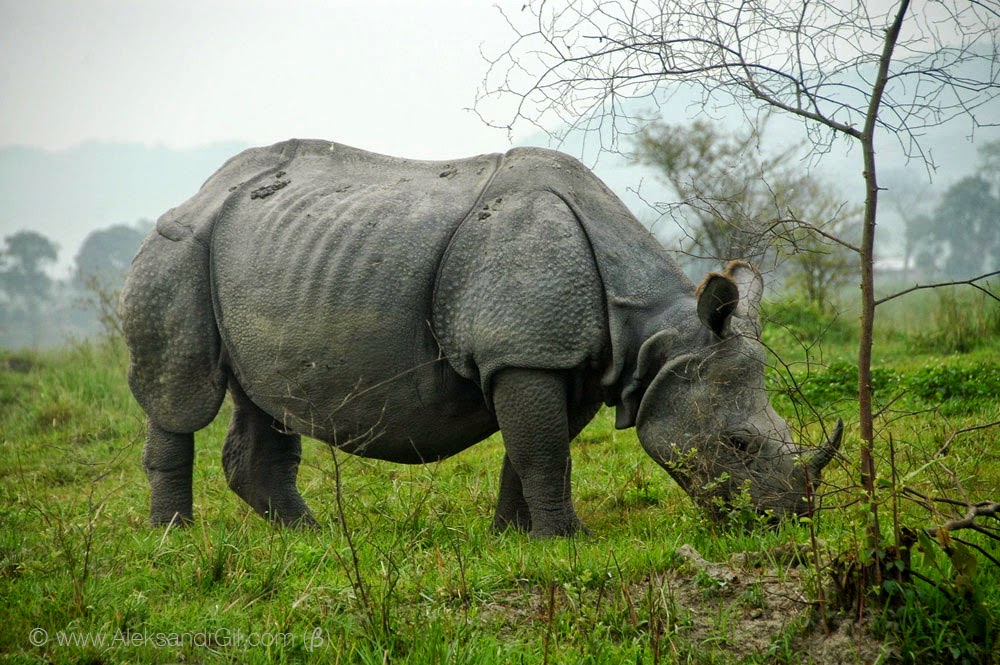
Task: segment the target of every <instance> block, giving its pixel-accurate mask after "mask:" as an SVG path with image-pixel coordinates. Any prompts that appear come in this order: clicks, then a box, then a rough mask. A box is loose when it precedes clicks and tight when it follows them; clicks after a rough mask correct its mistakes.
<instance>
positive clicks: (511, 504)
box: [121, 140, 833, 535]
mask: <svg viewBox="0 0 1000 665" xmlns="http://www.w3.org/2000/svg"><path fill="white" fill-rule="evenodd" d="M760 291H761V283H760V277H759V275H757V273H756V272H755V271H754V270H753V269H751V268H750V267H749V266H746V265H745V264H733V265H732V266H730V268H729V270H728V272H727V273H725V274H722V275H714V276H711V277H710V278H709V279H708V281H706V283H705V284H704V285H703V288H702V290H701V291H700V295H699V296H698V297H696V295H695V287H694V285H693V284H692V283H691V282H690V281H689V280H688V279H687V278H686V277H685V276H684V275H683V273H682V272H681V271H680V270H679V269H678V267H677V266H676V264H675V263H674V262H673V260H672V259H671V258H670V257H669V256H668V255H667V253H666V252H665V251H664V250H663V248H662V247H661V246H660V245H659V243H658V242H657V241H656V240H655V239H654V238H653V237H652V236H651V235H650V234H649V233H648V231H646V230H645V229H644V228H643V227H642V226H641V225H640V224H639V223H638V222H637V221H636V220H635V219H634V218H633V217H632V215H631V214H630V213H629V212H628V210H627V209H626V208H625V207H624V205H623V204H622V203H621V202H620V201H619V200H618V199H617V198H616V197H615V196H614V194H612V193H611V191H610V190H608V189H607V187H605V186H604V185H603V183H601V182H600V181H599V180H598V179H597V178H596V177H595V176H594V175H593V174H592V173H591V172H590V171H588V170H587V169H586V168H585V167H583V166H582V165H581V164H580V163H579V162H577V161H576V160H574V159H572V158H571V157H568V156H566V155H563V154H560V153H557V152H553V151H548V150H542V149H537V148H524V149H515V150H511V151H510V152H508V153H506V154H503V155H499V154H497V155H485V156H481V157H474V158H470V159H464V160H459V161H454V162H420V161H411V160H403V159H395V158H391V157H386V156H382V155H376V154H372V153H368V152H364V151H361V150H357V149H354V148H350V147H347V146H344V145H340V144H336V143H329V142H325V141H299V140H293V141H287V142H284V143H280V144H277V145H274V146H271V147H267V148H259V149H252V150H248V151H246V152H243V153H241V154H239V155H237V156H236V157H234V158H233V159H231V160H230V161H229V162H227V163H226V164H225V165H224V166H223V167H222V168H221V169H220V170H219V171H218V172H217V173H215V174H214V175H213V176H212V177H211V178H210V179H209V180H208V181H207V182H206V183H205V184H204V185H203V186H202V188H201V190H200V191H199V192H198V194H196V195H195V196H194V197H193V198H191V199H190V200H188V201H187V202H186V203H184V204H182V205H181V206H179V207H178V208H175V209H173V210H170V211H169V212H167V213H166V214H165V215H163V217H161V218H160V220H159V221H158V222H157V225H156V228H155V229H154V230H153V231H152V232H151V233H150V235H149V237H148V238H147V239H146V240H145V242H144V243H143V245H142V247H141V248H140V250H139V252H138V254H137V256H136V258H135V260H134V262H133V265H132V269H131V272H130V274H129V276H128V279H127V280H126V283H125V289H124V292H123V294H122V301H121V312H122V317H123V322H124V328H125V335H126V339H127V341H128V345H129V349H130V352H131V360H132V362H131V366H130V369H129V385H130V386H131V388H132V391H133V393H134V395H135V397H136V399H137V400H138V402H139V403H140V405H141V406H142V408H143V409H144V410H145V412H146V414H147V416H148V440H147V444H146V448H145V451H144V454H143V463H144V466H145V468H146V471H147V474H148V477H149V482H150V487H151V503H152V507H151V521H152V522H153V523H154V524H165V523H170V522H173V521H177V520H179V521H186V520H190V519H191V518H192V487H191V471H192V467H193V460H194V445H193V433H194V432H195V431H196V430H198V429H200V428H202V427H204V426H206V425H207V424H208V423H209V422H210V421H211V420H212V419H213V418H214V417H215V415H216V413H217V411H218V409H219V406H220V404H221V402H222V399H223V396H224V394H225V391H226V389H227V387H228V389H229V390H230V392H231V394H232V396H233V399H234V403H235V413H234V416H233V420H232V423H231V425H230V428H229V432H228V434H227V436H226V442H225V446H224V449H223V466H224V468H225V472H226V476H227V479H228V482H229V485H230V487H232V489H233V490H234V491H235V492H236V493H237V494H238V495H239V496H240V497H241V498H243V499H244V500H245V501H246V502H247V503H248V504H249V505H250V506H252V507H253V509H254V510H255V511H257V512H258V513H260V514H262V515H264V516H266V517H268V518H269V519H273V520H277V521H280V522H282V523H285V524H299V525H301V524H311V523H313V521H314V520H313V517H312V515H311V513H310V512H309V509H308V508H307V506H306V504H305V502H304V501H303V500H302V498H301V496H300V495H299V492H298V490H297V489H296V486H295V477H296V473H297V469H298V463H299V459H300V451H301V444H300V440H299V436H300V435H304V436H308V437H312V438H315V439H319V440H322V441H325V442H327V443H329V444H331V445H334V446H336V447H338V448H340V449H343V450H346V451H348V452H351V453H354V454H357V455H363V456H367V457H376V458H380V459H385V460H390V461H395V462H402V463H422V462H432V461H435V460H440V459H443V458H446V457H448V456H450V455H453V454H455V453H457V452H459V451H461V450H463V449H465V448H467V447H468V446H471V445H473V444H475V443H476V442H478V441H481V440H482V439H484V438H485V437H487V436H489V435H490V434H492V433H493V432H495V431H497V430H498V429H499V430H500V431H501V432H502V434H503V438H504V445H505V450H506V455H505V457H504V460H503V466H502V469H501V477H500V496H499V500H498V503H497V510H496V515H495V518H494V526H495V528H497V529H503V528H506V527H516V528H519V529H524V530H529V531H530V532H531V533H532V534H534V535H566V534H572V533H574V532H576V531H578V530H579V529H580V528H581V524H580V521H579V520H578V518H577V516H576V512H575V510H574V508H573V502H572V497H571V492H570V453H569V443H570V441H571V440H572V439H573V437H575V436H576V434H577V433H578V432H579V431H580V430H581V429H582V428H583V427H584V426H585V425H586V423H587V422H588V421H589V420H590V419H591V418H592V417H593V416H594V414H595V413H596V412H597V410H598V408H599V407H600V405H601V404H602V403H607V404H609V405H612V406H614V407H616V408H617V423H616V424H617V426H618V427H619V428H626V427H631V426H633V425H635V426H637V428H638V433H639V437H640V439H641V441H642V444H643V446H644V447H645V449H646V450H647V452H648V453H649V454H650V455H651V456H652V457H653V458H654V459H655V460H656V461H657V462H659V463H660V464H661V465H663V466H664V468H666V469H667V470H668V471H669V472H670V473H671V474H672V475H673V476H674V478H676V479H677V480H678V481H679V482H680V484H681V485H682V486H683V487H684V489H685V490H687V491H688V492H689V493H690V494H691V495H692V496H693V497H695V498H696V499H698V500H707V503H708V504H711V505H714V502H713V501H712V499H714V498H716V497H721V498H722V499H723V500H725V499H727V498H729V497H730V496H731V495H732V493H733V492H734V491H737V490H738V489H739V488H740V487H742V486H743V483H744V481H748V482H749V488H750V492H751V496H752V499H753V501H754V503H755V505H756V506H758V507H759V508H760V509H762V510H763V509H767V510H773V511H775V512H776V513H779V514H783V513H789V512H801V511H802V510H804V509H805V507H806V502H805V501H804V500H803V499H804V497H805V495H806V492H807V487H808V486H809V485H810V483H815V482H816V481H818V472H819V468H820V467H821V466H822V464H823V463H825V462H826V461H828V460H829V457H831V456H832V454H833V452H832V449H830V448H829V446H828V447H827V448H826V449H824V450H822V451H820V452H819V453H818V454H815V455H814V456H813V457H811V458H805V457H803V456H802V453H803V450H802V449H800V448H799V447H798V446H796V445H795V444H794V443H792V440H791V436H790V433H789V428H788V426H787V425H786V424H785V422H784V421H783V420H781V418H780V417H778V416H777V414H775V412H774V411H773V409H772V408H771V406H770V404H769V402H768V399H767V395H766V393H765V391H764V374H763V370H764V364H763V351H762V348H761V345H760V342H759V324H758V323H757V315H756V307H757V304H758V303H759V299H760ZM820 457H822V459H821V460H820V459H819V458H820Z"/></svg>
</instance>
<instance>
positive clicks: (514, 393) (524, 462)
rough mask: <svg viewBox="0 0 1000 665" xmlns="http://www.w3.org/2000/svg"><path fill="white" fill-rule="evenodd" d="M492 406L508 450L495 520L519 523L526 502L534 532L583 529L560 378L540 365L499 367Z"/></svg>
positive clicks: (544, 533)
mask: <svg viewBox="0 0 1000 665" xmlns="http://www.w3.org/2000/svg"><path fill="white" fill-rule="evenodd" d="M493 406H494V409H495V410H496V415H497V422H498V423H499V425H500V431H501V432H502V434H503V440H504V447H505V448H506V451H507V456H506V458H505V460H504V471H503V474H502V475H501V481H500V487H501V494H500V499H499V501H498V504H497V516H496V518H495V519H494V526H496V527H500V528H502V527H503V526H507V525H510V526H520V527H522V528H524V527H525V526H527V525H526V524H525V514H524V508H525V506H526V507H527V510H528V517H529V518H530V522H528V524H530V528H531V535H533V536H568V535H572V534H574V533H576V532H577V531H580V530H583V525H582V524H581V523H580V520H579V519H578V518H577V516H576V511H575V510H574V509H573V499H572V494H571V489H570V475H571V473H570V472H571V462H570V455H569V442H570V431H569V422H568V417H567V413H566V411H567V406H566V380H565V378H564V377H563V376H562V375H561V374H559V373H555V372H546V371H541V370H525V369H507V370H504V371H502V372H500V373H498V374H497V376H496V378H495V379H494V388H493ZM508 461H509V464H508ZM518 485H520V490H521V492H520V496H518V492H517V490H518ZM522 502H523V503H522Z"/></svg>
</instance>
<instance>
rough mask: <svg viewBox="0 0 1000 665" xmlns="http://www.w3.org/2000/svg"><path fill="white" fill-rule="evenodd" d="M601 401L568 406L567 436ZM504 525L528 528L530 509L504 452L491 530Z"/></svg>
mask: <svg viewBox="0 0 1000 665" xmlns="http://www.w3.org/2000/svg"><path fill="white" fill-rule="evenodd" d="M600 408H601V405H600V403H595V404H588V405H584V406H581V407H580V408H578V409H575V410H574V409H570V412H569V419H568V426H569V427H568V429H569V431H568V437H569V441H570V442H572V441H573V439H575V438H576V437H577V435H578V434H579V433H580V432H582V431H583V428H584V427H586V426H587V423H589V422H590V421H591V420H593V418H594V416H595V415H596V414H597V412H598V410H600ZM506 529H516V530H518V531H525V532H528V531H531V511H530V509H529V508H528V502H527V501H526V500H525V498H524V489H523V487H522V485H521V478H520V476H518V475H517V471H515V470H514V465H513V463H512V462H511V461H510V456H509V455H506V454H505V455H504V458H503V467H502V468H501V470H500V496H499V497H498V499H497V507H496V513H495V514H494V516H493V530H494V531H496V532H498V533H499V532H501V531H504V530H506Z"/></svg>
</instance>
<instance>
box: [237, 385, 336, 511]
mask: <svg viewBox="0 0 1000 665" xmlns="http://www.w3.org/2000/svg"><path fill="white" fill-rule="evenodd" d="M230 393H231V394H232V396H233V404H234V409H233V419H232V420H231V421H230V423H229V431H228V432H227V433H226V442H225V444H224V445H223V448H222V466H223V468H224V469H225V473H226V481H227V482H228V483H229V487H230V489H232V490H233V491H234V492H236V494H237V495H238V496H239V497H240V498H241V499H243V500H244V501H246V502H247V504H248V505H249V506H250V507H251V508H253V509H254V511H256V512H257V514H259V515H261V516H262V517H264V518H265V519H267V520H269V521H272V522H277V523H280V524H283V525H285V526H315V525H316V520H315V519H314V518H313V516H312V513H311V512H310V511H309V507H308V506H307V505H306V502H305V500H303V498H302V496H301V495H300V494H299V490H298V488H297V487H296V485H295V478H296V476H297V475H298V471H299V461H300V460H301V457H302V442H301V440H300V438H299V436H298V435H297V434H288V433H285V432H283V431H282V427H281V424H280V423H278V422H277V421H275V420H274V418H272V417H271V416H269V415H268V414H266V413H265V412H264V411H262V410H261V409H260V408H259V407H258V406H257V405H256V404H254V403H253V402H251V401H250V398H249V397H247V395H246V393H245V392H244V391H243V389H242V388H241V387H240V386H239V384H237V383H236V381H235V380H233V381H230Z"/></svg>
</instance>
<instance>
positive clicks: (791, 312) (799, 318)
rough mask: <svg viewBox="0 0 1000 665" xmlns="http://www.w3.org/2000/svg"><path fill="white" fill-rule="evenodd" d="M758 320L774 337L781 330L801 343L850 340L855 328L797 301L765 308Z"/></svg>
mask: <svg viewBox="0 0 1000 665" xmlns="http://www.w3.org/2000/svg"><path fill="white" fill-rule="evenodd" d="M761 318H762V319H763V321H764V324H765V326H766V327H769V328H770V331H771V332H772V333H773V332H774V331H775V330H784V331H786V332H788V333H790V334H791V335H793V336H794V337H795V338H796V339H798V340H801V341H803V342H812V341H817V340H821V339H822V340H825V341H828V342H843V341H846V340H850V339H853V336H854V332H855V331H854V327H853V326H852V325H851V324H850V323H849V322H848V321H845V320H844V319H843V318H841V317H839V316H836V315H830V314H828V313H827V312H824V311H822V310H821V309H820V308H819V307H817V306H816V305H813V304H811V303H806V302H802V301H800V300H778V301H774V302H767V303H765V304H764V307H763V311H762V313H761Z"/></svg>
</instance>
